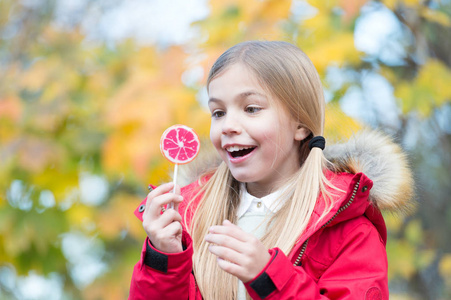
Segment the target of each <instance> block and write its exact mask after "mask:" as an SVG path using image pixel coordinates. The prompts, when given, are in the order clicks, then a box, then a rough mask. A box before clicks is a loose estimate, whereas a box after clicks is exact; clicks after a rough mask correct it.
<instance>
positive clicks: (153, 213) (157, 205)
mask: <svg viewBox="0 0 451 300" xmlns="http://www.w3.org/2000/svg"><path fill="white" fill-rule="evenodd" d="M173 188H174V184H173V183H172V182H170V183H166V184H162V185H160V186H159V187H157V188H156V189H154V190H153V191H151V192H150V193H149V194H148V195H147V202H146V209H145V211H144V214H143V219H144V218H146V217H150V218H152V219H154V218H157V217H158V216H159V215H160V211H161V207H162V206H165V205H167V204H169V203H171V202H173V203H174V204H175V208H177V209H178V205H179V204H180V202H182V201H183V197H182V196H181V195H180V187H178V186H177V187H176V192H175V193H172V190H173Z"/></svg>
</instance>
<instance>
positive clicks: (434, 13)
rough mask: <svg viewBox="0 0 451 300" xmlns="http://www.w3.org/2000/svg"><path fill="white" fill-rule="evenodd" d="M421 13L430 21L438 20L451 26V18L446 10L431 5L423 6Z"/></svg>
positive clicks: (441, 23) (443, 24) (439, 22)
mask: <svg viewBox="0 0 451 300" xmlns="http://www.w3.org/2000/svg"><path fill="white" fill-rule="evenodd" d="M420 15H421V16H422V17H423V18H425V19H426V20H428V21H431V22H436V23H438V24H440V25H442V26H446V27H450V26H451V19H450V17H449V16H448V15H447V14H445V13H444V12H441V11H438V10H436V9H430V8H429V7H421V9H420Z"/></svg>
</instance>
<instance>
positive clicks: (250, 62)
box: [130, 41, 412, 299]
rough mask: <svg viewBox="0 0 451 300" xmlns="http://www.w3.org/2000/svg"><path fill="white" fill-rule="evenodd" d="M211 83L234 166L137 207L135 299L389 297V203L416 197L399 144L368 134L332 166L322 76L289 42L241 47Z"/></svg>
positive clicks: (216, 117)
mask: <svg viewBox="0 0 451 300" xmlns="http://www.w3.org/2000/svg"><path fill="white" fill-rule="evenodd" d="M207 89H208V94H209V102H208V106H209V109H210V112H211V129H210V139H211V141H212V143H213V145H214V147H215V148H216V150H217V152H218V154H219V156H220V157H221V159H222V163H221V164H220V165H219V166H218V167H216V168H215V169H214V171H212V172H207V173H206V174H204V175H202V176H201V177H200V178H199V180H198V181H196V182H194V183H192V184H190V185H188V186H186V187H184V188H182V189H178V190H177V192H176V193H170V191H171V190H172V188H173V185H172V183H168V184H163V185H161V186H159V187H157V188H154V189H153V190H152V191H151V192H150V193H149V194H148V196H147V198H146V199H145V200H144V201H143V203H142V205H141V206H140V209H138V210H137V211H136V212H135V213H136V215H137V216H138V217H139V218H140V219H141V220H142V221H143V227H144V230H145V231H146V233H147V239H146V241H145V243H144V246H143V250H142V254H141V260H140V261H139V262H138V263H137V264H136V266H135V268H134V271H133V277H132V282H131V287H130V299H187V298H188V299H202V298H203V299H246V298H252V299H388V287H387V257H386V251H385V243H386V229H385V225H384V220H383V218H382V215H381V213H380V209H394V208H402V207H403V206H404V205H405V203H406V202H407V201H408V200H409V198H410V196H411V190H412V188H411V186H412V182H411V175H410V171H409V169H408V168H407V164H406V161H405V158H404V155H403V154H402V153H401V152H400V149H399V147H398V146H396V145H395V144H393V143H392V142H391V141H390V140H389V139H388V138H386V137H385V136H383V135H381V134H380V133H375V132H365V133H363V134H361V135H360V136H359V137H356V138H355V139H353V140H351V141H350V142H349V143H348V144H342V145H336V146H335V147H331V150H330V151H329V153H328V154H327V156H328V159H329V161H328V160H327V159H326V157H325V155H324V153H323V150H324V148H325V140H324V138H323V137H322V135H323V130H324V107H325V103H324V97H323V91H322V86H321V83H320V79H319V76H318V74H317V72H316V70H315V68H314V66H313V64H312V63H311V61H310V60H309V59H308V57H307V56H306V55H305V54H304V53H303V52H302V51H301V50H300V49H298V48H297V47H295V46H293V45H291V44H289V43H285V42H256V41H252V42H245V43H241V44H238V45H236V46H234V47H232V48H230V49H229V50H227V51H226V52H225V53H224V54H223V55H221V57H219V58H218V60H217V61H216V62H215V64H214V65H213V67H212V69H211V71H210V74H209V77H208V80H207ZM381 158H383V159H381ZM362 171H364V173H365V174H364V173H363V172H362ZM373 181H374V188H373V189H372V186H373ZM378 184H379V186H378ZM384 185H389V188H385V186H384ZM171 202H173V203H174V204H175V209H167V210H165V209H163V210H162V207H165V206H166V205H167V204H168V203H171Z"/></svg>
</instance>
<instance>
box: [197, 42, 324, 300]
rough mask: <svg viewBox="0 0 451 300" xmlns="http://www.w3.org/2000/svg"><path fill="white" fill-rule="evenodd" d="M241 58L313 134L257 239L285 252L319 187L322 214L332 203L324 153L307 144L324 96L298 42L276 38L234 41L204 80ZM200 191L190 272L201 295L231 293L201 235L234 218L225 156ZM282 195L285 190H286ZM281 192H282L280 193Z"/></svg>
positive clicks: (320, 125) (233, 190) (320, 124)
mask: <svg viewBox="0 0 451 300" xmlns="http://www.w3.org/2000/svg"><path fill="white" fill-rule="evenodd" d="M236 63H240V64H242V65H243V66H245V67H247V68H248V70H250V71H251V72H253V74H255V76H256V78H257V79H258V81H259V83H260V85H261V86H262V87H263V88H265V89H266V90H267V92H269V93H270V94H271V95H272V96H273V98H274V99H277V100H278V101H280V104H281V106H282V107H283V109H285V110H286V111H287V112H288V113H289V114H290V115H291V117H292V118H293V120H295V121H297V122H299V123H300V124H302V126H303V127H305V128H306V129H308V130H309V131H310V132H311V134H310V135H309V136H308V137H307V138H306V139H305V140H304V141H302V142H301V144H300V147H299V159H300V165H299V170H298V171H297V172H296V173H295V174H294V176H292V178H291V179H290V180H289V183H288V184H287V186H288V188H287V189H286V191H288V192H287V193H286V194H287V195H289V196H291V197H288V200H286V202H285V203H284V205H283V207H282V208H281V209H280V210H279V211H278V212H277V213H275V214H274V216H272V217H271V218H270V219H269V225H268V226H267V227H266V228H269V227H271V230H268V231H267V232H266V233H265V235H264V236H263V237H262V239H261V241H262V243H263V244H264V245H265V246H266V247H267V248H273V247H275V246H277V247H279V248H280V249H281V250H282V251H283V252H284V253H286V254H288V253H289V252H290V251H291V249H292V248H293V247H294V246H295V244H296V242H297V241H298V239H299V237H300V235H301V234H302V232H303V231H304V230H305V229H306V227H307V225H308V224H309V221H310V218H311V215H312V213H313V209H314V207H315V204H316V200H317V198H318V193H319V192H321V193H322V195H323V198H324V199H325V201H326V210H325V211H324V213H323V215H322V216H321V217H324V216H325V215H326V214H327V212H329V211H330V209H331V207H332V203H331V197H330V194H329V193H328V191H327V190H326V186H327V185H329V183H328V182H327V180H326V178H325V175H324V169H325V168H326V159H325V157H324V155H323V152H322V150H321V149H319V148H313V149H312V150H309V148H308V141H309V140H310V139H311V138H312V137H313V136H317V135H323V130H324V108H325V102H324V96H323V91H322V85H321V81H320V78H319V75H318V73H317V71H316V69H315V67H314V66H313V64H312V62H311V61H310V59H309V58H308V57H307V55H306V54H305V53H304V52H302V51H301V50H300V49H299V48H297V47H296V46H294V45H292V44H289V43H286V42H278V41H272V42H269V41H250V42H244V43H240V44H237V45H235V46H234V47H232V48H230V49H228V50H227V51H226V52H224V53H223V54H222V55H221V56H220V57H219V58H218V59H217V61H216V62H215V63H214V65H213V66H212V68H211V70H210V74H209V76H208V80H207V88H208V86H209V84H210V82H211V81H212V80H213V79H215V78H216V77H217V76H219V75H220V74H222V72H224V71H225V70H227V68H228V67H229V66H231V65H233V64H236ZM199 195H202V196H199V197H202V198H201V200H200V202H199V205H198V207H197V209H196V211H195V213H194V216H193V221H192V223H191V224H190V226H189V231H190V233H191V236H192V238H193V246H194V256H193V263H194V267H193V268H194V275H195V277H196V281H197V284H198V287H199V289H200V291H201V293H202V295H203V298H204V299H235V298H236V293H237V283H238V281H237V279H236V278H235V277H234V276H232V275H230V274H228V273H226V272H224V271H222V270H221V269H220V268H219V267H218V266H217V262H216V257H215V256H214V255H212V254H210V253H209V251H208V244H207V243H206V242H205V240H204V238H205V235H206V234H207V232H208V228H209V227H210V226H212V225H216V224H222V222H223V221H224V220H225V219H228V220H230V221H231V222H233V223H235V224H236V222H237V215H236V211H237V207H238V205H239V182H238V181H237V180H235V179H234V178H233V176H232V174H231V173H230V171H229V169H228V167H227V165H226V164H225V163H224V162H223V163H221V165H220V166H219V167H218V168H217V169H216V171H215V173H214V174H213V175H212V177H211V178H210V179H209V180H208V181H207V182H206V184H205V186H203V187H202V190H201V193H199ZM287 195H284V196H287ZM282 197H283V196H282Z"/></svg>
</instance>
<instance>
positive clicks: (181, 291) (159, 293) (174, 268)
mask: <svg viewBox="0 0 451 300" xmlns="http://www.w3.org/2000/svg"><path fill="white" fill-rule="evenodd" d="M182 243H183V245H184V248H185V250H184V251H183V252H180V253H163V252H160V251H159V250H157V249H155V248H154V247H153V246H152V244H151V243H150V240H149V238H146V240H145V242H144V245H143V249H142V251H141V259H140V260H139V262H138V263H137V264H136V265H135V267H134V269H133V275H132V280H131V284H130V293H129V299H133V300H135V299H162V300H163V299H164V300H167V299H174V300H175V299H177V300H179V299H189V298H190V299H194V295H190V293H192V292H193V291H194V289H193V288H192V286H193V285H194V284H195V283H194V276H193V275H192V254H193V248H192V242H191V238H190V236H189V234H188V233H187V232H186V231H184V232H183V235H182ZM190 286H191V288H190Z"/></svg>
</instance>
